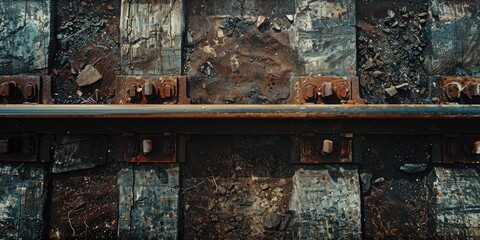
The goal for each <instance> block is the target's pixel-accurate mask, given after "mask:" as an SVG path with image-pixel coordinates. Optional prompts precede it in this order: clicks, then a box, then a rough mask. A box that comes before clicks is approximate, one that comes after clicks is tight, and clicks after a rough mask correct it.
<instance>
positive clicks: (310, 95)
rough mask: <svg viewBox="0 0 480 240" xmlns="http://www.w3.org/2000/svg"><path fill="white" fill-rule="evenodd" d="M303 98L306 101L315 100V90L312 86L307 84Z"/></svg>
mask: <svg viewBox="0 0 480 240" xmlns="http://www.w3.org/2000/svg"><path fill="white" fill-rule="evenodd" d="M305 98H306V99H307V100H313V99H315V98H317V88H316V87H315V86H314V85H313V84H308V85H307V87H306V88H305Z"/></svg>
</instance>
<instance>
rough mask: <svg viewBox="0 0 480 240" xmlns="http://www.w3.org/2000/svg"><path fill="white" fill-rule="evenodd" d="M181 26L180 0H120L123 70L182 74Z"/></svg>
mask: <svg viewBox="0 0 480 240" xmlns="http://www.w3.org/2000/svg"><path fill="white" fill-rule="evenodd" d="M184 28H185V17H184V7H183V0H162V1H156V0H133V1H129V0H122V9H121V19H120V32H121V33H120V35H121V48H122V49H121V62H122V63H121V66H122V70H123V72H124V73H125V74H133V75H181V72H182V39H183V33H184Z"/></svg>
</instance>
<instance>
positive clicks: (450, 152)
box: [443, 135, 480, 163]
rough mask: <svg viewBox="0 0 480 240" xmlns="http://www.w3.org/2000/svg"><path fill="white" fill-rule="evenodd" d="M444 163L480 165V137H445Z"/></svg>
mask: <svg viewBox="0 0 480 240" xmlns="http://www.w3.org/2000/svg"><path fill="white" fill-rule="evenodd" d="M443 144H444V147H443V162H444V163H480V135H445V136H444V137H443Z"/></svg>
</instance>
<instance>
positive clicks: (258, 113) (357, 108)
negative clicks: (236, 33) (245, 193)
mask: <svg viewBox="0 0 480 240" xmlns="http://www.w3.org/2000/svg"><path fill="white" fill-rule="evenodd" d="M0 118H274V119H291V118H294V119H342V118H343V119H345V118H350V119H351V118H353V119H355V118H387V119H395V118H406V119H419V118H437V119H438V118H458V119H462V118H480V106H477V105H30V104H24V105H2V106H0Z"/></svg>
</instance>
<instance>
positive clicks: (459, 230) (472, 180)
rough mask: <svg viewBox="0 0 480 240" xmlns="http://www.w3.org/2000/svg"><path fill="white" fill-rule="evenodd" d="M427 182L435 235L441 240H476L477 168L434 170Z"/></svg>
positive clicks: (479, 232)
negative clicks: (429, 189)
mask: <svg viewBox="0 0 480 240" xmlns="http://www.w3.org/2000/svg"><path fill="white" fill-rule="evenodd" d="M430 180H431V188H432V200H431V203H430V204H431V206H430V207H431V212H432V217H433V221H434V234H435V235H434V236H436V237H438V238H441V239H478V238H479V237H480V214H478V213H479V205H480V198H479V195H480V193H479V191H478V188H479V185H480V175H479V168H478V167H469V168H465V167H463V168H443V167H435V168H434V170H433V171H432V173H431V174H430Z"/></svg>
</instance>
